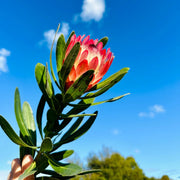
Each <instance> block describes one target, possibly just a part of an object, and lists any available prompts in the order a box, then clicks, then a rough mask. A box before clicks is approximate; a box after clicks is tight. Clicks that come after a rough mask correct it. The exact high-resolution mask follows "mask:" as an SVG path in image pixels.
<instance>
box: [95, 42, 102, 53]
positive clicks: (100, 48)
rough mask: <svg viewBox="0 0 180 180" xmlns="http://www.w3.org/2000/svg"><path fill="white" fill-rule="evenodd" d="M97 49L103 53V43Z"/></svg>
mask: <svg viewBox="0 0 180 180" xmlns="http://www.w3.org/2000/svg"><path fill="white" fill-rule="evenodd" d="M96 47H97V49H99V51H101V50H102V48H103V43H102V42H100V43H99V44H98V45H97V46H96Z"/></svg>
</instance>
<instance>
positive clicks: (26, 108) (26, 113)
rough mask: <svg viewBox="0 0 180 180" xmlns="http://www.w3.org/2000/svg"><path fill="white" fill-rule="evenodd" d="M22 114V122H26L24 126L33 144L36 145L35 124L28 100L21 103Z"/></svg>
mask: <svg viewBox="0 0 180 180" xmlns="http://www.w3.org/2000/svg"><path fill="white" fill-rule="evenodd" d="M22 114H23V119H24V123H25V124H26V127H27V129H28V131H29V134H30V136H31V139H32V142H33V145H34V146H36V126H35V121H34V116H33V112H32V109H31V107H30V105H29V103H28V102H24V103H23V108H22Z"/></svg>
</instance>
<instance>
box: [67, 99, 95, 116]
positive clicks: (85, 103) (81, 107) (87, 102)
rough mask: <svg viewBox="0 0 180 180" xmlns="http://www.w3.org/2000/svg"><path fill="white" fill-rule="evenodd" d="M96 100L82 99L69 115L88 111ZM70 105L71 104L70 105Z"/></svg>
mask: <svg viewBox="0 0 180 180" xmlns="http://www.w3.org/2000/svg"><path fill="white" fill-rule="evenodd" d="M94 100H95V98H88V99H82V100H81V101H80V102H79V103H78V104H77V105H76V106H74V108H72V109H71V110H70V111H69V112H68V113H67V114H68V115H71V114H79V113H80V112H82V111H84V110H86V109H87V108H88V107H90V106H91V104H92V103H93V102H94ZM69 105H70V104H69Z"/></svg>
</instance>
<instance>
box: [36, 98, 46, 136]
mask: <svg viewBox="0 0 180 180" xmlns="http://www.w3.org/2000/svg"><path fill="white" fill-rule="evenodd" d="M45 103H46V99H45V97H44V95H42V96H41V99H40V101H39V104H38V108H37V113H36V121H37V125H38V129H39V133H40V135H41V138H42V139H43V133H42V115H43V111H44V107H45Z"/></svg>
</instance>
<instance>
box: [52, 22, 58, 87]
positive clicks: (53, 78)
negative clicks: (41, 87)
mask: <svg viewBox="0 0 180 180" xmlns="http://www.w3.org/2000/svg"><path fill="white" fill-rule="evenodd" d="M59 27H60V24H59V25H58V28H57V30H56V33H55V36H54V40H53V42H52V46H51V51H50V69H51V75H52V77H53V79H54V81H55V83H56V85H57V86H58V87H59V84H58V82H57V80H56V77H55V75H54V70H53V66H52V51H53V46H54V42H55V39H56V35H57V32H58V31H59ZM59 88H60V87H59Z"/></svg>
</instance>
